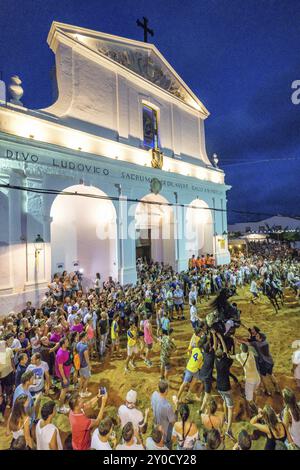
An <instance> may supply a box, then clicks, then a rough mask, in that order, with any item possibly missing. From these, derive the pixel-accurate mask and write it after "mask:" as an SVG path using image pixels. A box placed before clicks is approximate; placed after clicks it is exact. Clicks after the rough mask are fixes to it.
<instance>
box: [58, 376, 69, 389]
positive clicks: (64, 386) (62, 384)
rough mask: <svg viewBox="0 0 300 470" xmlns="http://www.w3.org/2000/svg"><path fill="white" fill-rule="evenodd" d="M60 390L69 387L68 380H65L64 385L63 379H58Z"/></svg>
mask: <svg viewBox="0 0 300 470" xmlns="http://www.w3.org/2000/svg"><path fill="white" fill-rule="evenodd" d="M60 384H61V388H68V387H69V386H70V378H69V377H68V378H67V383H66V384H64V381H63V379H60Z"/></svg>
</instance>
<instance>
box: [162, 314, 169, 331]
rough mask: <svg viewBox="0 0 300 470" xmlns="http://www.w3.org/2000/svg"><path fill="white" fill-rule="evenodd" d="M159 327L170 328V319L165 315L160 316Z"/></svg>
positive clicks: (167, 329)
mask: <svg viewBox="0 0 300 470" xmlns="http://www.w3.org/2000/svg"><path fill="white" fill-rule="evenodd" d="M161 328H162V329H163V330H165V331H169V329H170V320H169V319H168V318H167V317H162V319H161Z"/></svg>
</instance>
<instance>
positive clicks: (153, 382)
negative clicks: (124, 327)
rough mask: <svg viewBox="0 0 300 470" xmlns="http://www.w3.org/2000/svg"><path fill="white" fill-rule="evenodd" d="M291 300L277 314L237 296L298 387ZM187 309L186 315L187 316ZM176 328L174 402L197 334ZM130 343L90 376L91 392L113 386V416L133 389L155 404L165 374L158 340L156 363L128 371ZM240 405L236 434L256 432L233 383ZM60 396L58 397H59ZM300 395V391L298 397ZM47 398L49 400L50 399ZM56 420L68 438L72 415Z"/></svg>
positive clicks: (299, 314) (298, 329)
mask: <svg viewBox="0 0 300 470" xmlns="http://www.w3.org/2000/svg"><path fill="white" fill-rule="evenodd" d="M285 295H286V299H285V305H284V307H283V308H282V309H281V310H280V311H279V313H278V314H277V315H276V314H275V313H274V312H273V310H272V307H271V306H270V304H269V302H268V301H267V300H266V299H261V300H260V301H259V302H258V304H257V305H253V304H251V303H250V302H249V298H250V296H249V293H248V289H247V288H245V289H240V290H239V293H238V295H237V296H235V297H234V298H233V300H234V301H236V302H237V303H238V306H239V308H240V309H241V311H242V321H243V323H245V324H246V325H247V326H250V325H257V326H259V327H260V329H261V330H262V331H264V333H266V334H267V337H268V340H269V344H270V348H271V352H272V355H273V358H274V361H275V369H274V370H275V375H276V377H277V379H278V381H279V383H280V386H281V387H284V386H289V387H291V388H293V389H295V385H294V380H293V376H292V373H291V355H292V349H291V344H292V342H293V341H294V340H295V339H300V304H299V302H297V301H296V300H295V298H294V295H293V294H292V293H291V292H290V291H286V294H285ZM199 310H200V316H201V317H202V316H203V317H204V316H205V314H206V313H208V311H209V310H210V309H209V307H208V303H207V302H203V301H202V303H201V304H200V305H199ZM188 317H189V315H188V312H186V318H188ZM172 326H173V328H174V333H173V337H174V340H175V342H176V345H177V350H176V351H175V353H174V355H173V359H172V370H171V373H170V388H169V399H170V400H171V398H172V395H174V394H175V393H176V392H177V391H178V388H179V386H180V383H181V378H182V373H183V371H184V368H185V364H186V361H187V347H188V344H189V340H190V337H191V334H192V328H191V325H190V323H189V321H188V320H185V321H175V322H173V324H172ZM246 334H247V332H246V331H245V330H244V329H243V328H240V329H239V331H238V335H239V336H244V335H246ZM125 347H126V344H125V342H122V352H123V357H124V358H123V359H110V357H109V356H108V357H107V358H106V359H105V361H104V363H99V362H93V375H92V378H91V380H90V384H89V390H90V391H91V392H92V393H93V395H95V394H96V393H97V391H98V387H99V385H102V386H105V387H106V388H107V390H108V395H109V398H108V403H107V408H106V414H107V415H109V416H111V417H112V418H116V412H117V408H118V407H119V406H120V405H121V404H122V403H123V402H124V398H125V396H126V393H127V391H128V390H130V389H134V390H136V391H137V393H138V408H140V409H141V410H144V409H145V408H147V407H149V406H150V397H151V394H152V393H153V391H155V390H156V388H157V383H158V380H159V377H160V372H159V344H158V343H155V345H154V348H153V351H152V357H151V359H152V361H153V367H151V368H148V367H147V366H146V365H145V364H144V362H143V361H142V360H138V361H137V362H136V364H137V369H136V370H135V371H132V372H130V373H127V374H126V373H125V372H124V364H125V354H126V353H125ZM232 371H233V373H234V374H235V375H236V376H237V377H238V378H239V379H241V378H242V375H241V368H240V367H239V366H237V367H233V368H232ZM232 389H233V393H234V400H235V408H234V421H235V422H234V425H233V433H234V435H237V434H238V432H239V430H240V429H242V428H245V429H247V430H248V431H250V432H251V431H252V430H253V428H252V426H251V425H250V424H249V423H248V422H247V421H245V419H246V418H245V408H244V400H243V398H242V397H241V395H240V391H239V388H238V387H236V386H235V385H234V384H233V385H232ZM213 394H215V395H216V398H217V401H218V403H219V406H220V407H221V400H220V398H219V397H218V395H217V392H216V391H214V390H213ZM54 398H57V395H56V396H55V395H54ZM298 398H299V399H300V394H299V396H298ZM46 399H47V398H46ZM264 403H269V404H271V405H272V406H273V407H274V408H275V410H276V411H279V410H280V409H281V406H282V401H281V397H280V396H279V395H276V396H275V397H274V398H272V397H265V396H259V397H258V405H259V406H262V405H263V404H264ZM190 409H191V414H192V417H193V419H194V420H195V421H196V423H197V424H198V425H199V429H200V431H201V426H200V420H199V417H198V414H197V413H198V409H199V405H198V403H197V402H193V403H191V404H190ZM89 414H91V415H94V414H95V411H94V410H90V413H89ZM55 424H56V425H57V426H58V427H59V429H60V431H61V435H62V439H63V440H64V439H65V438H66V436H67V435H68V433H69V431H70V426H69V421H68V417H67V416H64V415H59V414H57V415H56V417H55ZM151 427H152V414H151V411H150V419H149V426H148V432H147V434H149V433H150V432H151ZM10 441H11V436H6V433H5V426H4V425H0V449H6V448H8V446H9V443H10ZM264 442H265V439H264V438H263V437H260V438H259V439H258V440H256V441H254V442H253V446H252V448H253V449H262V448H263V447H264ZM225 443H226V449H230V448H232V445H233V443H232V441H231V440H230V439H227V438H226V441H225Z"/></svg>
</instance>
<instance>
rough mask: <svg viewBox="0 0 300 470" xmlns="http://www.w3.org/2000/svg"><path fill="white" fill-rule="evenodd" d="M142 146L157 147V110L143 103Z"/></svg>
mask: <svg viewBox="0 0 300 470" xmlns="http://www.w3.org/2000/svg"><path fill="white" fill-rule="evenodd" d="M143 130H144V147H146V148H152V149H158V148H159V145H158V124H157V111H155V109H153V108H150V106H147V105H145V104H144V105H143Z"/></svg>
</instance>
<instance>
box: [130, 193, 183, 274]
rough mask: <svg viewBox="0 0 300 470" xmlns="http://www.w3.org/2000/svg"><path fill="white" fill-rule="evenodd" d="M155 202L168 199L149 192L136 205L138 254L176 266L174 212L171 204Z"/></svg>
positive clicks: (162, 201) (164, 201)
mask: <svg viewBox="0 0 300 470" xmlns="http://www.w3.org/2000/svg"><path fill="white" fill-rule="evenodd" d="M149 203H150V204H149ZM155 203H168V201H167V199H165V198H164V197H163V196H161V195H159V194H157V195H155V194H148V195H147V196H145V197H143V198H142V200H141V202H139V203H138V205H137V207H136V212H135V228H136V238H137V239H136V256H137V258H139V257H141V256H143V257H146V258H147V259H148V260H150V259H152V260H153V261H159V262H164V263H165V264H169V265H171V266H173V267H174V265H175V241H174V212H173V209H172V207H170V206H166V205H160V204H155Z"/></svg>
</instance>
